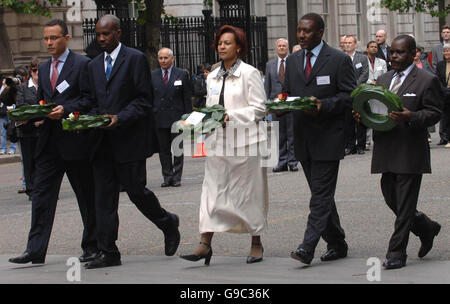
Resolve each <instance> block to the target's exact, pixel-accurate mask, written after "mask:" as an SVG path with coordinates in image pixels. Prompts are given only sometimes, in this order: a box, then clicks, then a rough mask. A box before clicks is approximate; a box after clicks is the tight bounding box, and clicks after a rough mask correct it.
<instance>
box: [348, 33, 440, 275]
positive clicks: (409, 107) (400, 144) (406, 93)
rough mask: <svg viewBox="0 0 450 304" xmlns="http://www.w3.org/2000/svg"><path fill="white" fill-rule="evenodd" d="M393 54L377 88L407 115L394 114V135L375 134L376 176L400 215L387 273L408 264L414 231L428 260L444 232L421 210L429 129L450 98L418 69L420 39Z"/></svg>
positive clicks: (397, 46) (403, 41)
mask: <svg viewBox="0 0 450 304" xmlns="http://www.w3.org/2000/svg"><path fill="white" fill-rule="evenodd" d="M390 51H391V56H390V57H391V58H390V59H391V62H392V70H391V71H389V72H387V73H385V74H383V75H382V76H380V77H378V79H377V84H381V85H383V86H385V87H387V88H390V90H391V91H392V92H394V93H396V94H397V95H399V96H400V98H401V100H402V103H403V111H401V112H400V111H394V112H392V113H391V114H389V117H390V118H391V119H392V120H394V121H395V122H396V123H397V126H396V127H394V128H393V129H392V130H390V131H387V132H377V131H374V133H373V141H374V148H373V157H372V169H371V171H372V173H381V174H382V176H381V191H382V192H383V196H384V199H385V201H386V203H387V205H388V206H389V208H390V209H391V210H392V211H393V212H394V214H395V215H396V220H395V228H394V233H393V234H392V236H391V239H390V241H389V248H388V252H387V255H386V261H385V262H384V263H383V266H384V267H385V268H386V269H396V268H401V267H403V266H405V264H406V258H407V255H406V247H407V245H408V240H409V232H410V231H411V232H412V233H414V234H415V235H417V236H418V237H419V238H420V241H421V242H422V246H421V247H420V250H419V254H418V255H419V257H420V258H423V257H424V256H425V255H426V254H427V253H428V252H429V251H430V250H431V248H432V246H433V240H434V237H435V236H436V235H437V234H438V233H439V231H440V228H441V226H440V225H439V224H438V223H437V222H435V221H432V220H431V219H430V218H428V217H427V216H426V215H425V214H424V213H422V212H418V211H417V209H416V208H417V200H418V198H419V190H420V184H421V181H422V175H423V174H424V173H431V161H430V146H429V144H428V138H427V127H429V126H432V125H434V124H435V123H437V122H438V121H439V119H440V116H441V108H442V101H443V100H444V94H443V91H442V89H441V85H440V83H439V79H438V78H437V77H436V76H435V75H433V74H431V73H429V72H426V71H424V70H421V69H419V68H417V66H416V65H415V64H414V56H415V55H416V42H415V40H414V38H412V37H410V36H408V35H400V36H398V37H396V38H395V39H394V40H393V41H392V44H391V50H390ZM355 118H356V119H357V120H358V119H359V115H357V114H355Z"/></svg>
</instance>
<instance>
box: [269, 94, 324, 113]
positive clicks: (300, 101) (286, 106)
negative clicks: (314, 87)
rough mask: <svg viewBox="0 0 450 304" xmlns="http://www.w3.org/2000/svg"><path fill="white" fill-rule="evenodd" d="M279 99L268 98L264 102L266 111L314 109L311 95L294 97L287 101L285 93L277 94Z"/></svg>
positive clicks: (314, 105) (314, 104)
mask: <svg viewBox="0 0 450 304" xmlns="http://www.w3.org/2000/svg"><path fill="white" fill-rule="evenodd" d="M278 100H279V101H272V100H269V101H267V102H266V108H267V111H268V112H290V111H298V110H307V111H308V110H314V109H316V107H317V106H316V102H315V101H314V100H312V99H311V97H302V98H295V99H293V100H291V101H288V95H287V93H281V94H279V95H278Z"/></svg>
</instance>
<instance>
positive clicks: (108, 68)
mask: <svg viewBox="0 0 450 304" xmlns="http://www.w3.org/2000/svg"><path fill="white" fill-rule="evenodd" d="M111 70H112V58H111V56H109V55H108V56H106V72H105V74H106V80H109V76H110V75H111Z"/></svg>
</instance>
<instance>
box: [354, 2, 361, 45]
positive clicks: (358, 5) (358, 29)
mask: <svg viewBox="0 0 450 304" xmlns="http://www.w3.org/2000/svg"><path fill="white" fill-rule="evenodd" d="M355 5H356V8H355V12H356V38H358V41H360V40H361V0H356V3H355Z"/></svg>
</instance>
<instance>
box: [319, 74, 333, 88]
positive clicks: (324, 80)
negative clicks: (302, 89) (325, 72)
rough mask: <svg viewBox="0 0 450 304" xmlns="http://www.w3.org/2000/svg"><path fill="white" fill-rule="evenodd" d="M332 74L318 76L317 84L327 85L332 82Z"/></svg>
mask: <svg viewBox="0 0 450 304" xmlns="http://www.w3.org/2000/svg"><path fill="white" fill-rule="evenodd" d="M330 83H331V82H330V76H317V85H318V86H320V85H327V84H330Z"/></svg>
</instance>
